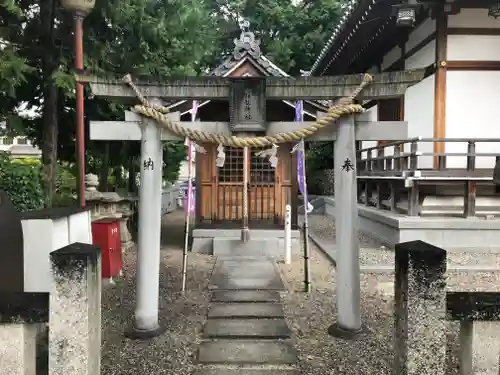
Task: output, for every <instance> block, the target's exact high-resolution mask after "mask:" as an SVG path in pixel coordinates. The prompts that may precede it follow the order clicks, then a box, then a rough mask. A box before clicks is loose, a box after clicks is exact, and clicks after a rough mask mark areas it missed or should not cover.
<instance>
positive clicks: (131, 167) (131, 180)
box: [128, 157, 136, 194]
mask: <svg viewBox="0 0 500 375" xmlns="http://www.w3.org/2000/svg"><path fill="white" fill-rule="evenodd" d="M135 173H136V168H135V160H134V158H133V157H129V159H128V191H129V193H133V194H135V190H136V187H135Z"/></svg>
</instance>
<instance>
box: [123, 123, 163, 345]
mask: <svg viewBox="0 0 500 375" xmlns="http://www.w3.org/2000/svg"><path fill="white" fill-rule="evenodd" d="M140 167H141V173H140V176H141V179H140V185H139V231H138V241H137V242H138V243H137V245H138V246H137V247H138V251H137V272H136V307H135V312H134V324H133V327H132V329H131V330H130V331H129V332H127V336H128V337H130V338H136V339H147V338H152V337H155V336H158V335H160V334H161V333H163V331H164V329H162V327H160V325H159V323H158V297H159V277H160V236H161V189H162V175H163V150H162V141H161V129H160V127H159V126H158V125H157V124H155V122H154V120H150V119H143V121H142V125H141V166H140Z"/></svg>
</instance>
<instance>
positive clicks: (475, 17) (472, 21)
mask: <svg viewBox="0 0 500 375" xmlns="http://www.w3.org/2000/svg"><path fill="white" fill-rule="evenodd" d="M448 27H470V28H474V27H477V28H500V22H499V20H496V19H494V18H491V17H488V9H461V11H460V13H458V14H450V15H449V16H448Z"/></svg>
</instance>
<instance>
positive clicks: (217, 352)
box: [198, 340, 297, 365]
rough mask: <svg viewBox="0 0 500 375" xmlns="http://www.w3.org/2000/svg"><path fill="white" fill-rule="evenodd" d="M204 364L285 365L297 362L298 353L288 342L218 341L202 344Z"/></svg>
mask: <svg viewBox="0 0 500 375" xmlns="http://www.w3.org/2000/svg"><path fill="white" fill-rule="evenodd" d="M198 361H199V362H200V363H202V364H267V365H274V364H283V365H287V364H289V365H292V364H295V363H296V362H297V351H296V350H295V348H294V347H293V346H292V344H291V343H290V342H287V341H254V340H216V341H205V342H203V343H201V344H200V347H199V350H198Z"/></svg>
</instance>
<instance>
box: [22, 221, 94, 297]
mask: <svg viewBox="0 0 500 375" xmlns="http://www.w3.org/2000/svg"><path fill="white" fill-rule="evenodd" d="M21 224H22V227H23V236H24V245H23V250H24V285H25V287H24V290H25V291H26V292H49V291H50V290H51V286H52V274H51V272H50V256H49V254H50V253H51V252H52V251H55V250H58V249H60V248H62V247H64V246H67V245H69V244H70V243H74V242H82V243H92V230H91V223H90V211H85V212H80V213H77V214H75V215H72V216H70V217H63V218H60V219H57V220H50V219H35V220H22V221H21Z"/></svg>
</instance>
